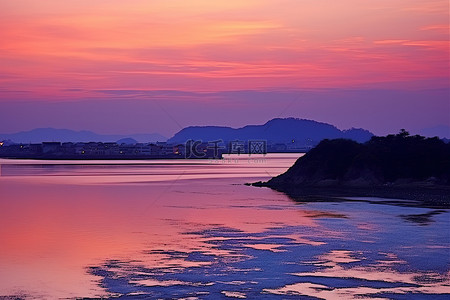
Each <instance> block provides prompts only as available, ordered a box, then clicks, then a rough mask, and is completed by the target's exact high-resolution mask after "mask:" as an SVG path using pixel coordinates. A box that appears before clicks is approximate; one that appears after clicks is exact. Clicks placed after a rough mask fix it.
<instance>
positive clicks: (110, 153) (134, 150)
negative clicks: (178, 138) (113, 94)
mask: <svg viewBox="0 0 450 300" xmlns="http://www.w3.org/2000/svg"><path fill="white" fill-rule="evenodd" d="M311 148H312V146H304V145H299V144H297V143H295V142H292V143H290V144H285V143H273V144H270V143H269V144H268V143H267V142H266V141H255V140H252V141H231V142H223V141H221V140H217V141H210V142H202V141H193V140H190V141H187V142H186V143H184V144H183V143H178V144H173V143H167V142H155V143H134V144H128V143H117V142H77V143H72V142H64V143H61V142H43V143H29V144H24V143H20V144H17V143H12V142H9V141H2V142H0V158H24V159H163V158H164V159H176V158H179V159H181V158H214V159H220V158H222V155H223V154H266V153H283V152H293V153H295V152H299V153H301V152H307V151H308V150H310V149H311Z"/></svg>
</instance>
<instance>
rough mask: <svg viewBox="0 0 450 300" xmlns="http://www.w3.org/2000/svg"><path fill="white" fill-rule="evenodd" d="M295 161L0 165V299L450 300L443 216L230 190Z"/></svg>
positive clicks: (447, 225)
mask: <svg viewBox="0 0 450 300" xmlns="http://www.w3.org/2000/svg"><path fill="white" fill-rule="evenodd" d="M297 157H298V155H292V154H291V155H268V156H267V157H265V158H263V157H261V158H258V157H254V156H252V157H251V159H249V158H248V157H247V156H233V157H232V158H230V159H225V160H224V161H185V160H181V161H175V160H166V161H164V160H158V161H131V162H130V161H108V162H104V161H103V162H102V161H92V162H87V163H85V164H82V163H80V162H71V161H66V162H51V161H45V162H42V161H20V160H19V161H9V160H0V166H1V167H0V296H17V297H19V298H30V299H34V298H36V299H42V298H47V299H55V298H76V297H92V298H95V297H116V298H117V297H118V298H126V299H146V298H169V299H218V298H219V299H221V298H222V299H227V298H230V299H232V298H249V299H255V298H258V299H278V298H279V299H290V298H292V299H298V298H302V297H303V298H305V299H308V298H310V297H311V298H315V297H317V298H324V299H339V298H342V299H353V298H355V299H360V298H361V295H364V296H365V297H367V298H377V299H390V298H394V299H411V298H418V299H422V298H423V299H448V298H449V297H450V280H449V274H450V272H449V268H450V267H449V265H450V253H449V249H450V248H449V247H450V215H449V211H448V210H436V209H434V210H433V209H427V208H417V207H415V208H413V207H399V206H391V205H381V204H370V203H367V202H354V201H352V202H339V203H326V202H320V203H295V202H294V201H292V200H291V199H289V198H288V197H287V196H285V195H284V194H282V193H278V192H275V191H272V190H270V189H266V188H255V187H248V186H244V185H243V183H245V182H252V181H257V180H266V179H268V178H270V177H272V176H275V175H278V174H280V173H282V172H284V171H285V170H286V169H287V168H288V167H289V166H291V165H292V164H293V163H294V161H295V160H296V158H297ZM360 200H364V199H360ZM372 200H373V199H372Z"/></svg>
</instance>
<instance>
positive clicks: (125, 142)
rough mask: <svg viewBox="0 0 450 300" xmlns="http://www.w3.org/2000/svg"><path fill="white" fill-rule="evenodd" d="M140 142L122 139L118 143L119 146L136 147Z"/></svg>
mask: <svg viewBox="0 0 450 300" xmlns="http://www.w3.org/2000/svg"><path fill="white" fill-rule="evenodd" d="M137 142H138V141H136V140H135V139H132V138H124V139H120V140H118V141H117V144H119V145H120V144H127V145H134V144H136V143H137Z"/></svg>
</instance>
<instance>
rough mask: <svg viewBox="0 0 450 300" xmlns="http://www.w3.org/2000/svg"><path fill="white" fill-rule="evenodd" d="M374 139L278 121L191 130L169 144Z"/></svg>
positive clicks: (355, 132)
mask: <svg viewBox="0 0 450 300" xmlns="http://www.w3.org/2000/svg"><path fill="white" fill-rule="evenodd" d="M372 136H373V134H372V133H371V132H369V131H367V130H364V129H355V128H352V129H349V130H343V131H342V130H339V129H338V128H336V127H335V126H333V125H330V124H327V123H320V122H316V121H312V120H304V119H296V118H287V119H280V118H277V119H273V120H270V121H268V122H267V123H266V124H264V125H247V126H245V127H242V128H236V129H235V128H231V127H221V126H191V127H187V128H184V129H182V130H181V131H179V132H178V133H176V134H175V135H174V136H173V137H172V138H170V139H169V140H168V142H173V143H184V142H186V141H187V140H190V139H192V140H202V141H214V140H223V141H233V140H242V141H247V140H252V139H256V140H258V139H261V140H266V141H268V142H270V143H285V144H288V143H298V144H301V145H314V144H317V143H318V142H320V141H321V140H323V139H326V138H328V139H335V138H347V139H352V140H355V141H358V142H366V141H368V140H369V139H370V138H371V137H372Z"/></svg>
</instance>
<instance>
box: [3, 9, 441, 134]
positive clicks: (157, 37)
mask: <svg viewBox="0 0 450 300" xmlns="http://www.w3.org/2000/svg"><path fill="white" fill-rule="evenodd" d="M448 38H449V3H448V0H443V1H441V0H396V1H392V0H365V1H362V0H340V1H336V0H245V1H243V0H240V1H235V0H215V1H211V0H208V1H207V0H189V1H186V0H147V1H143V0H133V1H123V0H120V1H119V0H89V1H88V0H76V1H75V0H67V1H61V0H41V1H36V0H14V1H11V0H0V113H1V115H0V133H12V132H17V131H21V130H29V129H33V128H37V127H55V128H68V129H74V130H82V129H83V130H92V131H95V132H98V133H120V134H126V133H150V132H159V133H161V134H163V135H165V136H168V137H170V136H171V135H173V134H174V133H175V132H176V131H178V130H180V129H181V128H182V127H185V126H189V125H226V126H233V127H239V126H243V125H246V124H261V123H265V122H266V121H268V120H269V119H271V118H275V117H299V118H308V119H314V120H318V121H323V122H328V123H331V124H334V125H336V126H338V127H339V128H341V129H346V128H349V127H363V128H365V129H368V130H371V131H372V132H374V133H376V134H386V133H390V132H397V131H398V130H399V129H400V128H406V129H408V130H411V131H413V132H414V131H420V129H423V128H428V127H434V126H438V125H447V126H448V125H450V102H449V41H448Z"/></svg>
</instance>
